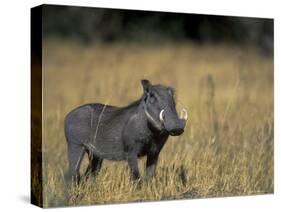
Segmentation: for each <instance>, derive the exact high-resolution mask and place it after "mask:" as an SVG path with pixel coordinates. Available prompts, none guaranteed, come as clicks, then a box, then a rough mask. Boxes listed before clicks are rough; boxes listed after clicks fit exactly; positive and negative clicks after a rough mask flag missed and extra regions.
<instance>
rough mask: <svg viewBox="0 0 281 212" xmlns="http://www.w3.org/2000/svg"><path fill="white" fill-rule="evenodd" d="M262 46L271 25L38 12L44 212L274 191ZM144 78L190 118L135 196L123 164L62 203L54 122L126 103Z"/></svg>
mask: <svg viewBox="0 0 281 212" xmlns="http://www.w3.org/2000/svg"><path fill="white" fill-rule="evenodd" d="M273 47H274V46H273V19H262V18H245V17H228V16H210V15H196V14H180V13H166V12H149V11H134V10H117V9H102V8H85V7H67V6H54V5H53V6H50V5H45V6H43V66H42V69H43V100H44V101H43V117H44V120H43V130H44V131H43V185H44V187H43V188H44V190H43V192H44V198H43V204H44V206H45V207H50V206H62V205H81V204H93V203H112V202H115V203H119V202H128V201H144V200H164V199H179V198H202V197H218V196H232V195H253V194H265V193H273V188H274V180H273V179H274V177H273V175H274V170H273V167H274V166H273V152H274V149H273V146H274V142H273V140H274V137H273V135H274V127H273V126H274V121H273V120H274V113H273V103H274V99H273V82H274V70H273V68H274V64H273ZM144 78H146V79H149V80H150V81H151V82H152V83H153V84H158V83H159V84H164V85H169V86H172V87H174V88H175V90H176V102H177V109H178V110H180V109H181V108H183V107H185V108H187V110H188V113H189V122H188V124H187V126H186V129H185V132H184V134H183V135H182V136H180V137H172V138H169V140H168V142H167V143H166V144H165V146H164V148H163V150H162V152H161V154H160V159H159V163H158V167H157V176H156V178H154V179H152V180H150V181H147V182H144V184H143V185H142V186H141V188H138V189H136V187H135V185H134V184H132V182H131V181H130V180H129V170H128V168H127V163H126V162H111V161H105V162H104V164H103V168H102V169H101V173H100V174H99V175H98V176H97V179H96V180H94V181H93V180H85V181H83V182H82V183H81V184H80V185H77V186H74V187H73V188H72V189H71V192H70V195H69V196H68V197H69V198H66V196H67V195H66V194H65V190H64V181H63V175H64V173H65V171H66V169H67V154H66V152H67V145H66V141H65V137H64V117H65V116H66V114H67V113H69V112H70V111H71V110H72V109H74V108H75V107H78V106H80V105H82V104H85V103H97V102H98V103H107V104H110V105H116V106H125V105H128V104H130V103H131V102H133V101H135V100H137V99H138V98H140V97H141V95H142V87H141V83H140V80H141V79H144ZM144 164H145V158H144V159H142V160H141V161H140V168H141V172H142V173H144ZM86 165H87V157H85V159H84V161H83V164H82V170H81V173H82V172H83V170H85V166H86Z"/></svg>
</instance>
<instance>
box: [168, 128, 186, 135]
mask: <svg viewBox="0 0 281 212" xmlns="http://www.w3.org/2000/svg"><path fill="white" fill-rule="evenodd" d="M183 131H184V129H183V128H175V129H172V130H170V131H169V133H170V135H172V136H176V135H180V134H182V133H183Z"/></svg>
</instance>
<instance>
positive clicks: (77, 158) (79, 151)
mask: <svg viewBox="0 0 281 212" xmlns="http://www.w3.org/2000/svg"><path fill="white" fill-rule="evenodd" d="M84 154H85V148H84V146H82V145H78V144H68V163H69V164H68V172H67V173H66V174H65V181H66V182H67V183H69V182H78V183H79V180H80V176H79V169H80V164H81V161H82V159H83V156H84Z"/></svg>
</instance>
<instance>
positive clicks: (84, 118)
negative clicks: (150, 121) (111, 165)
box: [65, 104, 135, 160]
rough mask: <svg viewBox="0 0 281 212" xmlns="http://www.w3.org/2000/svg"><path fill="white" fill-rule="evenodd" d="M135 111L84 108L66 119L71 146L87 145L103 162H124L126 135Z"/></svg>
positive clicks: (66, 133)
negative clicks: (126, 125)
mask: <svg viewBox="0 0 281 212" xmlns="http://www.w3.org/2000/svg"><path fill="white" fill-rule="evenodd" d="M134 111H135V108H134V107H127V108H118V107H114V106H108V105H103V104H87V105H82V106H80V107H78V108H76V109H74V110H73V111H71V112H70V113H69V114H68V115H67V116H66V118H65V135H66V139H67V142H71V143H76V144H78V145H80V144H83V145H84V146H86V147H88V148H90V149H91V150H92V151H93V152H94V153H95V154H96V155H100V156H102V157H103V158H107V159H114V160H122V159H124V154H123V144H122V131H123V127H124V125H125V124H126V122H127V120H128V118H129V117H130V115H131V114H132V113H134Z"/></svg>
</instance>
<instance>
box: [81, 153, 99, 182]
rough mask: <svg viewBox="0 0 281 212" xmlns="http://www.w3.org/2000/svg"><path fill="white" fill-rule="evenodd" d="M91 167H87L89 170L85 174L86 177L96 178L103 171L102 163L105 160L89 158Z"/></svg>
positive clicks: (94, 157)
mask: <svg viewBox="0 0 281 212" xmlns="http://www.w3.org/2000/svg"><path fill="white" fill-rule="evenodd" d="M89 160H90V161H89V165H88V167H87V170H86V172H85V176H86V177H88V176H91V177H94V176H96V175H97V174H98V173H99V171H100V169H101V166H102V161H103V159H101V158H98V157H96V156H94V155H93V156H92V158H90V157H89Z"/></svg>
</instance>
